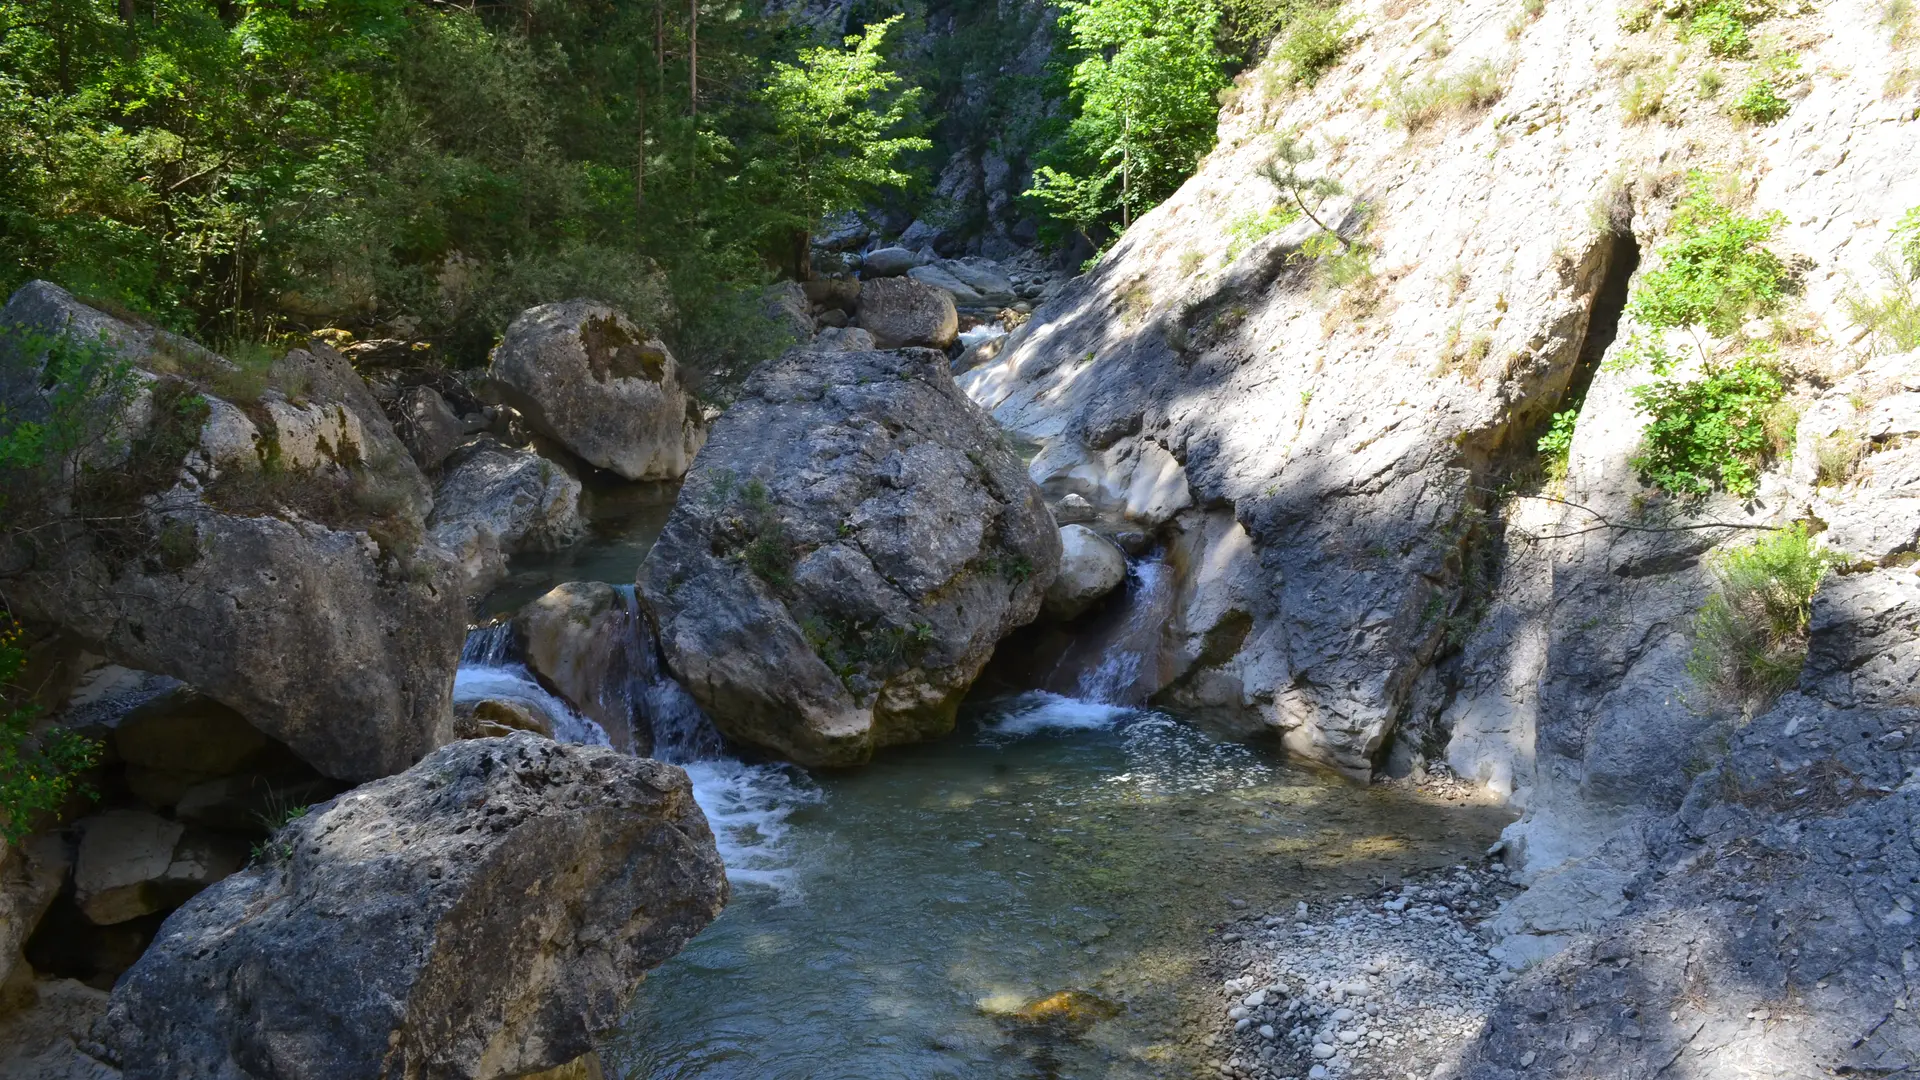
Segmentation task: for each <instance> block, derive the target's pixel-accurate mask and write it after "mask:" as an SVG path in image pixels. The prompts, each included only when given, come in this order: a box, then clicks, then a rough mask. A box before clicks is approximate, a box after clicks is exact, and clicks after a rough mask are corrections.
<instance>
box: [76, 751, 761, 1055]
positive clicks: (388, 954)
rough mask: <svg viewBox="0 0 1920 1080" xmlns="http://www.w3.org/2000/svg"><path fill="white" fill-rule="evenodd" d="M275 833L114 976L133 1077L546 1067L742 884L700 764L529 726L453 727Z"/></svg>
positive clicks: (605, 1024) (119, 1043) (111, 1028)
mask: <svg viewBox="0 0 1920 1080" xmlns="http://www.w3.org/2000/svg"><path fill="white" fill-rule="evenodd" d="M272 843H273V844H274V845H275V848H274V850H275V851H277V852H278V854H277V855H276V856H275V857H273V858H267V859H262V860H260V861H258V862H256V863H255V864H254V865H253V866H251V867H250V868H248V869H247V870H245V871H242V872H241V873H238V874H235V875H234V876H232V877H229V878H227V879H226V880H225V881H222V882H221V883H219V884H218V885H215V886H214V887H213V888H211V889H209V890H207V891H206V892H203V893H201V894H200V895H199V896H197V897H195V898H194V899H193V900H191V901H189V902H188V903H187V904H186V906H184V907H182V908H181V909H180V910H178V911H176V912H175V913H174V914H173V915H172V916H171V917H170V918H169V919H168V920H167V922H166V924H165V926H164V927H163V928H162V930H161V933H160V936H159V937H158V938H157V939H156V940H155V942H154V944H153V945H152V947H151V948H149V949H148V950H147V953H146V955H144V956H142V957H141V959H140V961H139V963H137V964H135V965H134V967H133V968H132V969H131V970H129V971H128V972H127V973H126V974H125V975H124V976H122V977H121V979H120V981H119V982H118V984H116V985H115V987H114V992H113V999H112V1004H111V1007H110V1009H109V1012H108V1015H107V1018H106V1020H105V1022H104V1025H103V1034H104V1036H105V1037H104V1039H103V1042H104V1043H105V1045H106V1047H107V1048H108V1049H109V1050H110V1051H111V1052H112V1055H113V1057H114V1058H115V1059H116V1062H117V1064H118V1065H119V1066H120V1067H121V1068H122V1069H123V1070H124V1072H125V1075H126V1077H127V1078H128V1080H171V1078H174V1077H181V1076H217V1077H233V1078H240V1077H250V1076H261V1077H264V1076H274V1077H281V1078H284V1080H338V1078H341V1077H376V1076H399V1075H409V1076H464V1077H472V1078H474V1080H493V1078H501V1080H504V1078H507V1077H515V1076H522V1075H525V1074H528V1073H535V1072H539V1071H541V1070H543V1069H548V1068H552V1067H555V1066H558V1065H561V1064H564V1063H566V1062H568V1061H571V1060H574V1059H575V1058H578V1057H580V1056H581V1055H582V1054H585V1053H587V1052H588V1051H590V1050H591V1049H593V1040H594V1038H595V1037H597V1036H600V1035H603V1034H604V1033H606V1032H608V1031H610V1030H611V1029H612V1028H613V1027H614V1026H616V1025H617V1024H618V1023H619V1021H620V1018H621V1015H622V1013H623V1011H624V1008H625V1005H626V1003H627V1001H628V999H629V997H630V996H631V995H632V993H633V991H634V989H635V987H636V986H638V984H639V982H640V980H641V978H642V976H643V975H644V973H645V972H646V971H647V969H649V968H652V967H654V966H656V965H658V964H659V963H660V962H661V961H663V960H665V959H666V958H667V957H669V956H671V955H673V954H674V953H675V952H677V951H678V950H679V949H680V948H681V946H682V945H684V944H685V943H686V941H687V940H688V939H689V938H691V937H692V936H693V935H694V934H695V933H697V932H698V931H699V930H701V929H702V928H704V927H705V926H706V925H707V923H709V922H711V921H712V919H713V918H714V916H716V915H718V914H719V912H720V909H721V907H722V906H723V905H724V904H725V903H726V899H727V883H726V875H725V868H724V866H723V865H722V864H721V861H720V856H719V853H718V852H717V851H716V850H715V848H714V841H713V834H712V832H711V831H710V830H709V829H708V827H707V822H706V818H705V817H704V816H703V815H702V814H701V812H700V808H699V806H698V804H696V803H695V802H694V799H693V791H692V788H691V787H690V785H689V784H688V783H687V778H686V774H685V773H683V772H681V771H680V770H679V769H677V768H675V767H673V766H671V765H663V764H660V763H658V762H654V761H648V760H645V759H640V758H635V757H632V756H629V755H626V754H622V753H620V752H618V751H615V750H613V749H610V748H606V747H588V746H575V745H562V744H556V743H554V742H552V741H550V740H547V739H543V738H540V737H539V736H536V735H531V734H525V733H522V734H516V735H511V736H507V737H505V738H498V739H475V740H469V741H462V742H457V743H454V744H452V745H450V746H447V747H445V748H443V749H441V750H440V751H438V752H436V753H435V754H433V755H431V756H430V757H428V758H427V759H425V760H424V761H422V762H420V763H419V765H417V766H416V767H414V768H413V769H410V770H408V771H407V772H405V773H402V774H400V775H398V776H393V777H389V778H387V779H385V780H382V781H378V782H375V783H372V784H368V785H365V786H363V787H360V788H357V789H355V790H354V791H351V792H349V793H347V794H346V795H343V796H341V797H340V798H338V799H336V800H334V801H333V802H330V803H327V804H325V805H323V806H320V807H317V808H315V809H314V810H313V811H311V812H309V813H308V814H307V815H305V816H304V817H302V818H299V819H297V820H296V821H294V822H293V823H291V824H290V825H289V826H287V827H286V828H285V829H283V830H282V831H281V832H280V833H279V834H277V835H276V836H275V838H274V840H273V841H272ZM182 1002H192V1003H193V1007H192V1008H184V1009H183V1008H181V1007H180V1005H181V1003H182Z"/></svg>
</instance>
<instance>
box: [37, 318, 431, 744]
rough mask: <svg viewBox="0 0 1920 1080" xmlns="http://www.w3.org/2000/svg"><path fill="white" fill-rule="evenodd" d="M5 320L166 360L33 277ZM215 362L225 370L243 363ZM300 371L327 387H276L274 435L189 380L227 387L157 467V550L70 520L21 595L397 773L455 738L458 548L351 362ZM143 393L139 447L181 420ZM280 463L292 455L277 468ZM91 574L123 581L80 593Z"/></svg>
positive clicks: (91, 636)
mask: <svg viewBox="0 0 1920 1080" xmlns="http://www.w3.org/2000/svg"><path fill="white" fill-rule="evenodd" d="M0 322H6V323H9V324H15V325H25V326H30V327H34V328H37V329H40V330H42V331H46V332H54V333H58V332H62V331H72V332H77V333H87V334H98V333H105V334H106V336H107V338H108V340H110V341H118V342H124V343H126V346H125V347H126V348H127V349H128V350H129V352H128V356H129V359H131V360H133V361H134V362H135V363H136V364H142V363H149V362H154V361H155V357H154V355H153V354H152V352H151V349H152V340H153V339H154V337H155V334H156V333H157V332H155V331H149V330H142V329H141V328H138V327H133V326H131V325H128V324H124V323H119V322H118V321H117V320H113V319H111V318H109V317H108V316H105V315H103V314H101V313H100V312H96V311H94V310H93V309H91V308H88V307H86V306H85V305H82V304H80V303H79V302H78V301H76V300H74V299H73V297H72V296H70V295H68V294H67V293H66V292H64V291H63V290H60V289H58V288H56V287H54V286H52V285H48V284H46V283H44V282H34V283H30V284H28V285H26V286H23V287H22V288H21V290H20V291H19V292H18V293H16V294H15V296H14V298H13V299H12V300H10V301H9V302H8V305H7V308H6V311H5V312H4V313H0ZM189 346H190V343H180V342H173V343H171V344H169V346H168V348H169V349H170V350H173V353H174V354H175V355H177V353H178V350H181V349H185V348H188V347H189ZM191 347H192V348H195V349H197V348H198V347H197V346H191ZM141 350H147V351H144V352H143V351H141ZM200 352H201V353H205V351H204V350H200ZM205 357H207V358H210V359H203V360H202V361H201V362H202V363H204V364H206V365H207V366H209V367H218V366H219V365H222V364H225V363H226V362H225V361H224V360H221V359H220V358H218V357H214V356H213V355H212V354H210V353H206V354H205ZM23 360H24V361H25V362H26V363H27V364H28V365H31V363H32V360H33V358H23V357H18V356H8V357H0V383H5V384H7V386H10V387H15V388H18V387H22V386H32V385H33V382H32V381H31V380H24V379H21V378H19V377H20V376H23V375H28V374H31V372H30V371H29V370H28V369H27V368H26V367H23V366H22V361H23ZM280 370H282V371H284V372H286V373H287V374H288V375H289V376H291V377H294V378H297V379H298V380H299V381H300V382H301V383H302V384H304V385H305V386H306V387H307V390H306V392H305V393H304V394H303V395H302V398H303V402H304V403H303V404H300V405H295V404H293V403H291V402H289V401H288V400H287V398H286V397H285V395H283V394H281V393H280V392H279V391H278V390H272V389H269V390H267V391H265V392H264V393H263V394H261V396H260V400H259V402H258V404H259V406H260V407H261V409H262V410H263V411H264V412H265V413H266V414H267V415H269V416H272V417H276V418H278V419H276V420H275V422H274V424H273V425H272V427H273V428H274V430H273V431H271V432H268V431H262V430H260V429H259V428H258V427H257V426H255V425H254V424H253V423H252V421H250V420H249V419H247V417H246V415H245V413H244V411H243V410H241V409H240V408H239V407H237V406H235V405H232V404H231V403H228V402H225V401H223V400H221V399H220V398H219V397H218V396H217V395H214V394H211V393H208V392H207V391H206V390H205V388H203V387H197V386H193V387H187V388H184V389H191V390H193V391H194V392H196V393H198V394H199V396H201V397H204V398H206V399H207V419H206V421H205V422H203V423H202V424H201V427H200V429H199V432H198V434H199V435H200V436H201V438H202V441H201V442H200V443H199V445H197V446H193V447H192V448H191V449H189V450H188V451H187V452H186V453H185V454H184V455H183V456H182V458H181V459H180V461H179V463H178V465H177V466H175V465H173V464H172V463H170V462H165V461H161V462H153V463H150V464H149V465H148V466H146V467H147V468H149V469H150V470H151V472H152V474H153V478H154V484H153V487H154V489H155V490H153V491H152V492H151V493H150V494H146V495H144V496H143V497H142V498H141V501H140V502H139V504H138V522H137V526H136V527H134V528H133V534H134V535H135V536H136V537H144V538H145V539H146V547H145V548H144V549H140V550H135V551H133V552H132V553H131V554H129V553H128V551H127V549H126V547H125V538H124V537H120V538H118V539H116V537H115V536H112V535H105V534H101V533H98V532H96V531H94V530H91V529H86V528H76V529H72V530H69V531H68V532H66V533H63V534H61V535H60V537H59V542H58V543H57V544H47V545H42V546H41V548H40V550H38V551H37V552H35V553H33V557H34V558H35V559H36V560H37V561H35V562H33V563H32V564H31V565H32V566H33V570H32V571H31V572H22V573H20V574H17V575H16V576H14V577H13V578H12V579H11V580H10V583H9V592H8V598H9V601H10V602H11V603H12V604H13V605H14V610H15V611H16V612H19V613H20V614H22V615H25V616H27V617H30V618H37V619H41V620H43V621H45V622H48V623H51V624H53V625H57V626H59V627H61V628H62V629H64V630H66V631H68V632H69V633H71V634H73V635H74V636H75V637H76V638H78V639H79V640H81V641H84V642H87V643H88V644H89V647H90V648H93V649H95V650H96V651H98V652H99V653H101V654H102V655H104V656H106V657H107V658H108V659H110V660H112V661H114V662H115V663H118V664H122V665H124V666H126V667H128V668H132V669H136V670H140V671H148V672H155V673H158V674H162V675H167V676H171V677H173V678H177V679H179V680H181V681H183V682H186V683H188V684H190V685H192V686H194V687H195V688H197V689H198V690H199V691H200V692H202V693H204V694H206V695H207V696H208V697H210V698H212V699H214V700H215V701H218V702H220V703H221V704H223V705H226V706H227V707H229V708H232V709H233V710H235V711H236V712H238V713H239V714H240V715H241V716H243V717H245V718H246V720H247V721H248V722H249V723H250V724H252V725H253V726H254V727H256V728H258V729H259V730H260V731H262V732H264V733H265V734H267V735H269V736H272V737H273V738H276V739H278V740H279V741H281V742H283V743H285V744H286V745H287V746H288V747H289V748H290V749H292V750H293V751H294V753H296V754H298V755H299V756H300V757H301V758H303V759H305V760H306V761H307V762H309V763H310V764H312V765H313V766H314V767H315V768H316V769H318V770H320V771H321V772H323V773H325V774H327V775H329V776H332V777H335V778H338V779H347V780H360V779H369V778H372V777H377V776H384V775H387V774H389V773H392V772H396V771H399V770H401V769H404V768H406V767H407V766H408V765H410V764H412V763H413V762H414V761H417V760H419V758H420V757H421V756H422V755H424V754H426V753H427V752H428V751H430V750H432V749H433V748H434V747H435V746H438V745H440V744H442V743H444V742H446V741H447V740H448V739H449V738H451V737H452V731H451V723H452V714H451V698H452V689H453V687H452V683H453V669H454V667H455V666H456V664H457V663H458V659H459V655H460V646H461V642H462V640H463V639H464V637H465V621H466V620H465V612H464V609H463V605H462V604H461V600H460V593H459V590H458V588H457V587H456V585H455V583H454V578H453V572H452V571H453V567H452V560H451V558H450V557H449V556H448V555H447V554H446V553H445V552H444V551H442V550H440V549H439V548H437V547H435V546H433V545H431V544H426V543H422V542H421V541H420V539H419V538H420V537H421V536H422V535H423V534H424V531H425V520H426V515H427V511H428V509H429V508H430V506H431V504H432V499H431V493H430V489H429V488H428V486H427V483H426V479H425V477H423V476H422V475H421V473H420V470H419V469H418V468H417V467H416V466H415V465H414V463H413V461H412V459H411V458H410V457H409V456H408V454H407V451H406V448H405V446H403V445H402V444H401V442H400V440H399V438H398V437H397V436H396V435H395V434H394V432H393V428H392V426H391V425H390V424H389V423H388V421H387V419H386V417H385V416H384V414H383V413H382V412H381V410H380V407H379V403H378V402H377V401H375V400H374V398H373V396H372V394H371V393H370V392H368V390H367V388H366V386H365V384H363V383H362V382H361V381H360V379H359V376H357V375H355V374H354V373H353V370H352V369H351V367H349V366H348V365H347V362H346V360H345V359H344V358H342V357H341V356H340V355H339V354H338V353H335V352H334V351H333V350H332V349H331V348H328V347H327V346H325V345H321V344H318V343H316V344H314V346H313V347H312V348H311V349H307V350H295V351H294V352H292V353H289V354H288V356H287V357H286V358H285V359H283V360H282V361H281V362H280ZM145 378H146V384H145V385H147V386H148V387H161V386H163V385H169V386H175V387H178V386H179V384H178V382H177V380H176V381H175V382H171V383H169V382H167V381H166V380H162V379H161V378H159V377H158V376H152V375H151V373H148V374H147V376H145ZM0 392H4V393H6V394H11V393H12V392H13V391H12V390H0ZM156 392H157V391H156ZM141 397H142V398H144V399H145V400H146V405H144V406H142V405H141V403H140V400H136V401H135V402H133V403H132V404H131V405H130V406H129V407H128V408H127V409H126V410H125V411H124V412H122V413H121V414H119V415H118V416H115V417H112V418H111V422H112V423H114V424H116V425H118V426H119V427H120V428H122V429H123V431H124V433H125V434H126V436H127V438H126V442H127V443H129V444H131V443H134V442H136V441H137V437H138V436H139V435H141V434H144V433H145V432H147V431H148V430H150V429H151V426H152V425H154V424H158V423H162V422H166V421H167V420H168V419H169V417H163V416H160V415H157V412H158V411H157V410H155V409H153V408H152V407H151V398H152V393H143V394H142V395H141ZM282 421H284V423H285V427H286V430H287V432H288V441H287V443H286V444H285V445H284V446H283V445H282V444H281V443H280V441H279V439H280V430H279V429H280V427H281V422H282ZM249 443H251V444H252V445H253V447H254V451H253V454H252V457H251V459H249V456H248V452H247V446H248V444H249ZM270 460H277V461H278V462H280V463H282V464H283V465H286V466H287V467H285V468H281V469H278V470H276V471H274V472H272V473H269V471H268V470H267V469H266V468H265V465H266V463H267V462H269V461H270ZM298 463H306V464H305V466H304V467H296V466H297V465H298ZM20 554H22V553H20V552H15V553H12V554H11V555H10V556H9V558H12V557H16V556H18V555H20ZM91 582H110V583H111V584H110V586H106V587H98V588H94V587H78V588H77V587H76V585H80V586H86V585H87V583H91Z"/></svg>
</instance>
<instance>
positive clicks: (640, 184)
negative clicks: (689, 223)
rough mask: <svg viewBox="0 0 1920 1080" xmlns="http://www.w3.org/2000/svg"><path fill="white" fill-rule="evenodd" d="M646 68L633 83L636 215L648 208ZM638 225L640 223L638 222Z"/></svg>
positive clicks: (634, 204)
mask: <svg viewBox="0 0 1920 1080" xmlns="http://www.w3.org/2000/svg"><path fill="white" fill-rule="evenodd" d="M645 70H646V69H644V68H642V69H641V75H640V77H639V78H637V79H635V80H634V82H633V113H634V119H635V125H634V126H635V128H636V130H635V132H634V140H633V209H634V211H635V212H636V213H638V212H640V211H642V210H645V209H646V207H647V76H646V74H645ZM635 224H636V225H637V224H638V222H637V221H636V222H635Z"/></svg>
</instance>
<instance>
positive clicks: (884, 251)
mask: <svg viewBox="0 0 1920 1080" xmlns="http://www.w3.org/2000/svg"><path fill="white" fill-rule="evenodd" d="M925 262H926V260H925V259H923V258H921V257H920V256H919V254H917V253H916V252H913V251H909V250H907V249H906V248H903V247H883V248H876V249H875V250H873V251H869V252H867V254H866V257H865V259H864V261H862V262H861V264H860V274H861V276H862V277H865V278H868V279H872V278H886V277H899V276H901V275H903V274H905V273H907V272H908V271H909V270H912V269H913V268H914V267H916V266H919V265H921V264H923V263H925Z"/></svg>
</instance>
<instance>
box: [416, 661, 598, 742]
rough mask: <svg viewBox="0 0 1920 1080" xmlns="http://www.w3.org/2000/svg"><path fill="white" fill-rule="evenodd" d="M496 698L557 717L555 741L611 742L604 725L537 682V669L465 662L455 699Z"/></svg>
mask: <svg viewBox="0 0 1920 1080" xmlns="http://www.w3.org/2000/svg"><path fill="white" fill-rule="evenodd" d="M486 698H494V699H497V700H500V701H512V702H517V703H520V704H523V705H527V706H529V707H531V708H533V709H534V710H536V711H538V712H540V713H541V714H542V715H544V716H546V717H547V718H549V719H551V720H552V721H553V738H554V741H555V742H564V743H585V744H586V745H588V746H611V745H612V742H611V741H610V740H609V739H608V738H607V733H606V732H605V731H603V730H601V728H600V725H599V724H596V723H594V722H593V721H592V720H589V719H588V718H586V717H584V716H582V715H580V714H579V713H577V712H575V711H574V708H573V706H571V705H569V704H567V703H566V702H565V701H563V700H561V699H560V698H559V697H556V696H555V695H553V694H550V693H548V692H547V690H546V688H545V687H543V686H541V685H540V684H539V683H537V682H535V681H534V679H533V673H532V672H530V671H528V670H527V669H526V668H525V667H523V666H521V665H519V664H499V665H480V664H462V665H460V667H459V668H458V669H456V670H455V671H454V673H453V700H454V702H455V704H458V703H460V702H464V701H481V700H483V699H486Z"/></svg>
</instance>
